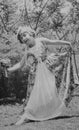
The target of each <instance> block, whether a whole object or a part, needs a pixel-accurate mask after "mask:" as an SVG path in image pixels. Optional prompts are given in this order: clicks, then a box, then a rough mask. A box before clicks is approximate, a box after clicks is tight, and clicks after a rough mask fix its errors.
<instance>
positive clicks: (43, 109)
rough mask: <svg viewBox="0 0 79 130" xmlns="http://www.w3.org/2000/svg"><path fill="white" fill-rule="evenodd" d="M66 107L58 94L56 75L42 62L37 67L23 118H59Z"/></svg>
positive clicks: (38, 119) (39, 119) (40, 119)
mask: <svg viewBox="0 0 79 130" xmlns="http://www.w3.org/2000/svg"><path fill="white" fill-rule="evenodd" d="M64 107H65V105H64V102H63V100H61V99H60V97H59V95H58V93H57V88H56V81H55V75H54V74H53V73H52V72H51V71H49V69H48V68H47V67H46V64H45V63H44V62H42V61H41V62H40V63H38V65H37V70H36V76H35V84H34V86H33V90H32V92H31V94H30V98H29V101H28V103H27V106H26V107H25V112H24V114H23V115H22V116H23V117H24V118H27V119H30V120H37V121H43V120H48V119H51V118H55V117H57V116H59V115H60V114H61V112H62V111H63V109H64Z"/></svg>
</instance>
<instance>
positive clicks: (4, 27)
mask: <svg viewBox="0 0 79 130" xmlns="http://www.w3.org/2000/svg"><path fill="white" fill-rule="evenodd" d="M0 19H1V21H2V24H3V26H4V29H5V30H6V32H8V30H7V28H6V25H5V23H4V21H3V18H2V17H1V15H0Z"/></svg>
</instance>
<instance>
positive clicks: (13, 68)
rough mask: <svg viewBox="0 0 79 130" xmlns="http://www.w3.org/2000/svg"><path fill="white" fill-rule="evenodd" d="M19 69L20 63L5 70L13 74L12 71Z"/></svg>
mask: <svg viewBox="0 0 79 130" xmlns="http://www.w3.org/2000/svg"><path fill="white" fill-rule="evenodd" d="M20 68H21V64H20V62H19V63H17V64H15V65H14V66H13V67H10V68H7V70H8V71H9V72H14V71H16V70H18V69H20Z"/></svg>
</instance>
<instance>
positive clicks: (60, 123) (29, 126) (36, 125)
mask: <svg viewBox="0 0 79 130" xmlns="http://www.w3.org/2000/svg"><path fill="white" fill-rule="evenodd" d="M22 108H23V106H22V105H19V104H16V105H6V106H4V105H1V106H0V130H79V95H76V96H75V97H73V99H72V101H71V103H70V105H69V107H68V108H66V109H65V111H64V112H63V113H62V115H61V117H58V118H56V119H52V120H48V121H43V122H29V123H25V124H23V125H21V126H15V125H13V123H15V122H16V121H17V120H18V119H19V115H20V113H21V111H22Z"/></svg>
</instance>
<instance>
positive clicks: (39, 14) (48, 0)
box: [35, 0, 49, 30]
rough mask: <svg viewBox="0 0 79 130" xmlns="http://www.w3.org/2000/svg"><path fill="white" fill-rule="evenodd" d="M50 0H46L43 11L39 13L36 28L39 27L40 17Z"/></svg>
mask: <svg viewBox="0 0 79 130" xmlns="http://www.w3.org/2000/svg"><path fill="white" fill-rule="evenodd" d="M48 1H49V0H47V1H46V3H45V5H44V6H43V7H42V10H41V11H40V13H39V16H38V19H37V23H36V27H35V30H36V29H37V27H38V23H39V19H40V17H41V14H42V12H43V10H44V8H45V7H46V5H47V3H48Z"/></svg>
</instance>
